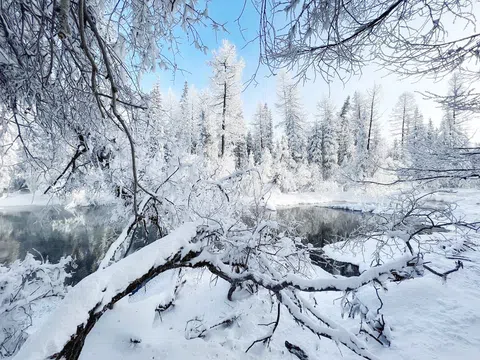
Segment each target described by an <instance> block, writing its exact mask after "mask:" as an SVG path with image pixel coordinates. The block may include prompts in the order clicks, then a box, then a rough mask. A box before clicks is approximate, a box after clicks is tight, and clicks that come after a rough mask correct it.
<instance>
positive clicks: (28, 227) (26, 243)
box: [0, 207, 157, 284]
mask: <svg viewBox="0 0 480 360" xmlns="http://www.w3.org/2000/svg"><path fill="white" fill-rule="evenodd" d="M110 213H111V212H110V211H109V209H108V208H105V207H96V208H94V207H91V208H84V209H80V210H76V211H75V214H73V213H71V212H68V211H66V210H63V209H59V208H55V207H36V208H29V209H28V210H26V211H15V212H0V262H2V263H6V264H9V263H11V262H13V261H14V260H16V259H23V258H24V257H25V254H26V253H27V252H30V253H32V254H34V255H35V254H38V253H40V254H41V255H42V256H43V257H44V258H45V259H48V260H49V261H50V262H57V261H58V260H59V259H60V258H61V257H62V256H66V255H72V256H73V257H74V258H75V262H76V268H75V269H74V272H73V276H72V279H71V283H72V284H75V283H77V282H78V281H80V280H81V279H82V278H84V277H85V276H87V275H88V274H90V273H92V272H93V271H95V270H96V268H97V266H98V262H99V261H100V259H101V258H102V256H103V254H105V252H106V250H107V248H108V246H109V245H110V244H111V242H112V241H113V240H114V239H115V238H116V237H117V236H118V235H119V234H120V232H121V230H122V224H121V223H118V222H116V223H115V222H111V221H110V220H109V215H108V214H110ZM156 236H157V235H156V233H155V232H154V231H151V232H150V233H149V235H148V236H145V232H144V230H143V229H140V230H139V231H137V236H136V237H135V241H134V243H133V245H132V248H131V250H132V251H134V250H136V249H137V248H139V247H141V246H144V245H145V244H146V243H148V242H151V241H153V240H154V239H156Z"/></svg>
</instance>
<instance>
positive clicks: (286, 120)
mask: <svg viewBox="0 0 480 360" xmlns="http://www.w3.org/2000/svg"><path fill="white" fill-rule="evenodd" d="M276 106H277V109H278V111H279V114H280V118H281V121H280V125H281V126H282V127H283V129H284V131H285V136H286V138H287V141H288V146H289V148H290V151H291V154H292V158H293V159H294V160H295V161H300V160H301V159H303V157H304V152H305V114H304V111H303V106H302V104H301V102H300V95H299V93H298V89H297V84H295V83H294V81H293V80H292V79H291V77H290V76H289V74H288V73H286V72H284V71H283V72H281V73H280V74H279V76H278V84H277V103H276Z"/></svg>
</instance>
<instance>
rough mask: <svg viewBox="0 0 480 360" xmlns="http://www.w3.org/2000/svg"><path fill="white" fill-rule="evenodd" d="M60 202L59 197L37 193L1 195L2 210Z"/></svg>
mask: <svg viewBox="0 0 480 360" xmlns="http://www.w3.org/2000/svg"><path fill="white" fill-rule="evenodd" d="M59 204H60V201H59V200H58V199H57V198H54V197H52V196H50V195H43V194H37V193H13V194H5V195H3V196H0V211H18V210H21V209H23V210H25V209H29V208H32V207H40V206H47V205H59Z"/></svg>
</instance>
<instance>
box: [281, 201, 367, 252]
mask: <svg viewBox="0 0 480 360" xmlns="http://www.w3.org/2000/svg"><path fill="white" fill-rule="evenodd" d="M364 216H367V215H365V214H364V213H362V212H358V211H349V210H343V209H332V208H324V207H315V206H299V207H294V208H286V209H278V210H277V219H278V220H279V221H280V222H282V223H283V224H286V225H289V226H293V227H294V228H295V229H296V231H297V232H298V234H299V235H300V236H302V237H306V240H307V242H309V243H311V244H312V245H314V246H315V247H320V248H321V247H323V246H325V245H327V244H330V243H332V242H335V241H338V238H339V237H345V236H348V235H349V234H351V233H352V232H353V231H354V230H355V229H357V228H358V227H359V225H360V222H361V221H362V219H363V218H364Z"/></svg>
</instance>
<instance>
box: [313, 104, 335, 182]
mask: <svg viewBox="0 0 480 360" xmlns="http://www.w3.org/2000/svg"><path fill="white" fill-rule="evenodd" d="M317 111H318V114H317V116H318V117H319V119H320V127H321V134H322V148H321V150H322V172H323V179H324V180H329V179H330V178H332V176H333V175H334V174H335V169H336V167H337V161H338V144H337V139H338V137H337V126H336V125H337V122H336V119H335V115H334V110H333V105H332V104H331V102H330V101H329V100H328V99H326V98H325V99H323V100H322V101H320V102H319V103H318V104H317Z"/></svg>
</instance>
